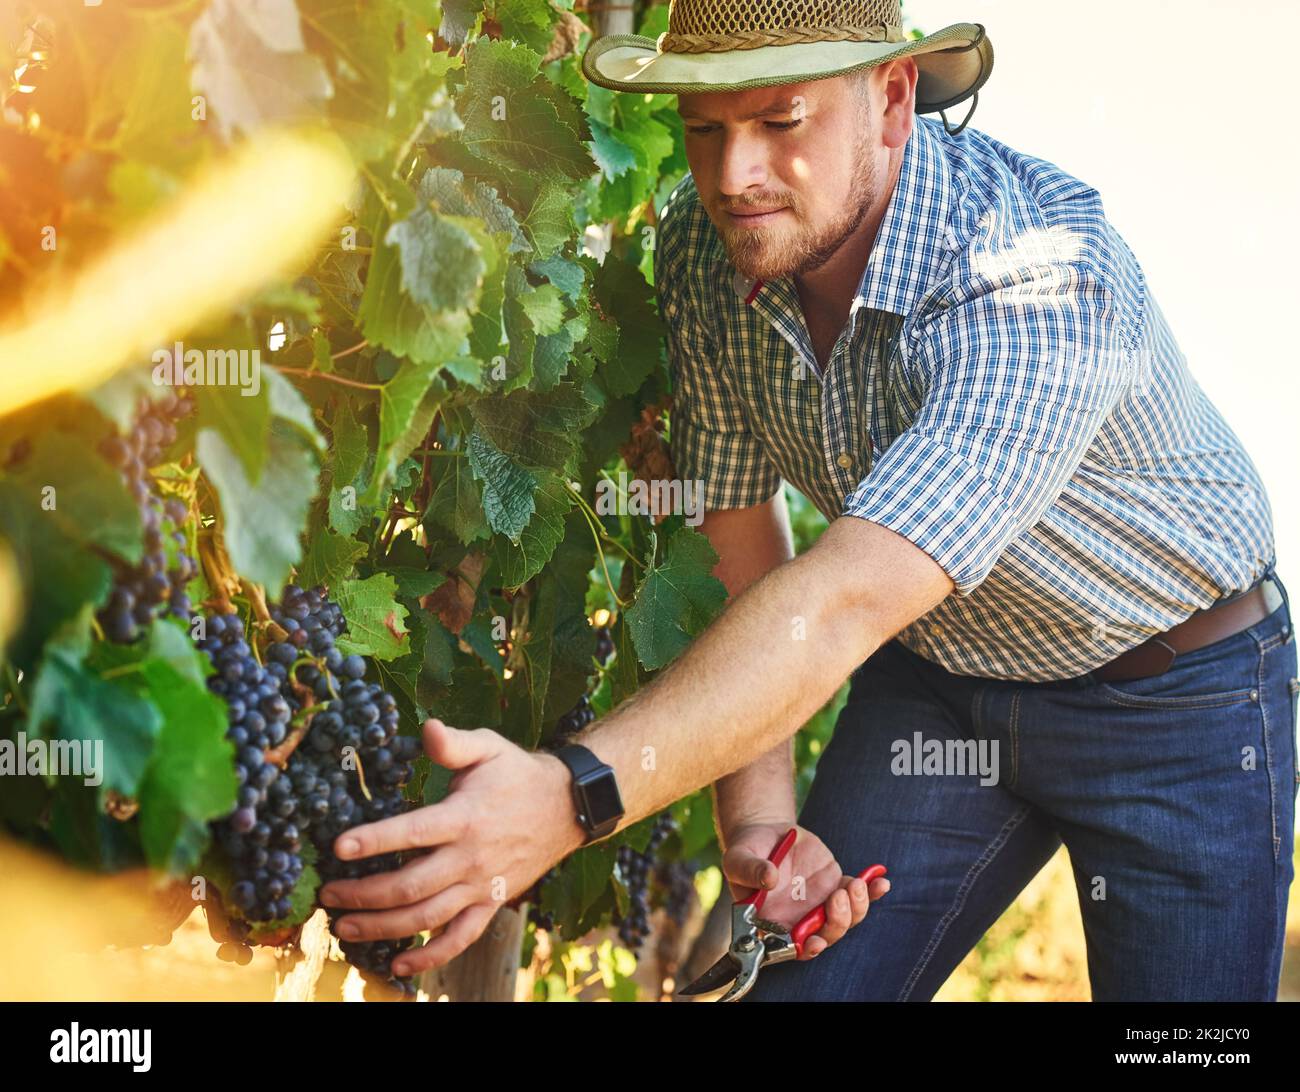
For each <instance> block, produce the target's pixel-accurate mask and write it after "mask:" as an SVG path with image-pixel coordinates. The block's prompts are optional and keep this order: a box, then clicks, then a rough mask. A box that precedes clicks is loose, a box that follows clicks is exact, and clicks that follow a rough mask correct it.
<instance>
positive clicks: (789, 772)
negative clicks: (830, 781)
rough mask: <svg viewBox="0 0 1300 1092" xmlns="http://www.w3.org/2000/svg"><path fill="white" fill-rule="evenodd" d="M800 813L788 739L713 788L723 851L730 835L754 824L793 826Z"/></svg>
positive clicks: (791, 752) (716, 822)
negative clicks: (729, 832) (738, 829)
mask: <svg viewBox="0 0 1300 1092" xmlns="http://www.w3.org/2000/svg"><path fill="white" fill-rule="evenodd" d="M797 810H798V809H797V807H796V803H795V795H794V754H793V749H792V747H791V741H790V740H789V739H785V740H782V741H781V742H780V743H778V744H777V745H776V746H775V747H773V748H772V749H771V750H770V751H768V752H767V753H766V754H763V755H759V757H758V758H756V759H754V761H753V762H751V763H749V764H748V765H747V766H742V767H741V768H740V769H739V770H737V771H736V772H735V773H733V774H728V775H727V776H726V777H721V778H719V779H718V780H717V781H715V782H714V784H713V817H714V822H715V824H716V826H717V829H718V840H719V842H720V843H721V844H722V846H723V848H726V834H727V831H730V830H735V829H736V828H737V827H739V826H742V825H744V824H745V823H752V822H789V823H791V824H793V823H794V821H795V818H796V815H797Z"/></svg>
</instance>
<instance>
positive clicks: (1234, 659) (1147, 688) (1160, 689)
mask: <svg viewBox="0 0 1300 1092" xmlns="http://www.w3.org/2000/svg"><path fill="white" fill-rule="evenodd" d="M1259 662H1260V650H1259V645H1258V644H1257V643H1256V642H1255V639H1254V638H1253V637H1252V636H1251V635H1250V634H1249V633H1246V632H1244V631H1243V632H1240V633H1234V634H1231V635H1230V636H1228V637H1224V638H1223V639H1221V640H1218V641H1215V642H1213V643H1212V644H1208V645H1204V646H1203V647H1201V648H1197V649H1193V650H1192V651H1191V652H1185V653H1182V654H1181V655H1179V656H1177V657H1176V658H1175V659H1174V663H1173V666H1172V667H1170V669H1169V670H1168V671H1165V672H1164V673H1162V674H1160V675H1150V676H1148V677H1146V678H1144V679H1125V680H1123V681H1121V682H1098V683H1097V684H1096V686H1097V691H1098V693H1100V694H1101V695H1102V696H1103V697H1105V698H1106V699H1107V700H1108V701H1110V702H1112V703H1113V704H1115V705H1121V706H1125V707H1126V708H1130V709H1170V710H1180V709H1181V710H1186V709H1216V708H1220V707H1222V706H1226V705H1238V704H1241V703H1242V702H1251V701H1258V700H1259V689H1258V679H1259ZM1234 684H1236V685H1234Z"/></svg>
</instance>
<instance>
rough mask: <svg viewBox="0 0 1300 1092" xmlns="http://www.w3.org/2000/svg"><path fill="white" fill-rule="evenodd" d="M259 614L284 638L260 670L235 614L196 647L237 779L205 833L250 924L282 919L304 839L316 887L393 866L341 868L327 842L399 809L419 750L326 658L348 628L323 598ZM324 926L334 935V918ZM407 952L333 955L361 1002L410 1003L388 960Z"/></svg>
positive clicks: (341, 662)
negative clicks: (221, 709)
mask: <svg viewBox="0 0 1300 1092" xmlns="http://www.w3.org/2000/svg"><path fill="white" fill-rule="evenodd" d="M269 613H270V616H271V620H272V621H273V622H274V623H275V624H276V625H278V626H279V627H280V629H281V630H282V631H283V633H284V639H283V640H277V641H273V642H271V643H270V644H269V645H267V646H266V649H265V663H264V664H263V663H259V662H258V661H257V659H256V657H255V656H254V655H253V650H252V649H251V648H250V646H249V644H248V642H247V641H246V640H245V636H244V627H243V624H242V623H241V622H240V620H239V618H238V617H237V616H236V615H215V616H213V617H212V618H210V619H208V621H207V633H206V636H205V637H204V639H203V640H202V641H201V642H200V647H201V648H202V649H203V650H204V651H205V652H206V653H207V654H208V656H209V657H210V658H211V660H212V663H213V666H214V667H215V668H216V674H215V675H213V676H212V677H211V678H210V679H209V681H208V685H209V687H210V688H211V689H212V690H213V691H214V692H215V693H217V694H220V695H221V697H223V698H224V699H225V700H226V703H227V709H228V719H229V727H228V728H227V731H226V736H227V738H228V739H230V740H231V742H232V743H234V744H235V761H236V776H237V777H238V779H239V798H238V801H237V806H236V808H235V810H234V811H232V812H231V814H230V815H228V816H226V817H225V818H224V819H222V820H221V821H219V822H218V823H217V824H215V833H216V837H217V840H218V842H219V844H220V845H221V847H222V848H223V849H224V850H225V851H226V854H227V856H228V857H229V858H230V862H231V867H232V871H233V873H234V883H233V884H232V886H231V890H230V898H231V901H232V902H233V904H234V905H235V906H236V907H237V908H238V909H239V911H240V913H241V914H242V915H243V917H244V918H245V919H246V920H247V921H250V922H255V923H270V922H275V921H280V920H282V919H284V918H287V917H289V915H290V914H291V913H292V910H293V904H292V901H291V893H292V892H293V890H294V887H295V886H296V884H297V883H298V880H299V878H300V876H301V875H302V871H303V862H302V857H301V848H302V840H303V839H304V838H310V839H311V842H312V844H313V846H314V847H315V849H316V851H317V862H316V868H317V871H318V873H319V875H320V878H321V880H322V881H323V882H326V883H327V882H329V881H330V880H336V879H359V878H361V877H364V876H369V875H373V874H375V873H377V872H386V871H391V870H393V869H395V868H397V867H398V865H399V863H400V862H399V860H398V858H397V855H396V854H387V855H384V856H380V857H372V858H366V859H364V860H361V861H340V860H339V859H338V858H337V857H335V856H334V841H335V839H336V838H337V837H338V836H339V835H340V834H342V833H343V832H344V831H346V830H350V829H351V828H352V827H354V826H357V825H359V824H361V823H371V822H375V821H377V820H379V819H387V818H389V817H391V816H394V815H398V814H400V813H401V812H402V811H404V810H405V809H406V807H407V802H406V799H405V797H404V795H403V788H404V787H405V785H406V782H407V781H408V780H409V778H410V776H411V772H412V763H413V762H414V760H415V758H416V757H418V755H419V754H420V750H421V748H420V744H419V741H417V740H415V739H413V738H410V737H407V736H401V735H398V712H397V702H396V701H395V699H394V698H393V696H392V695H391V694H389V693H386V692H385V691H384V690H383V688H382V687H381V686H379V684H378V683H374V682H367V681H366V680H365V674H366V661H365V659H364V658H363V657H361V656H358V655H355V654H353V655H350V656H345V655H344V654H343V653H342V651H341V650H340V649H338V648H337V647H336V645H335V640H336V639H337V638H338V637H340V636H342V635H343V634H344V632H345V631H346V628H347V624H346V622H345V620H344V617H343V612H342V610H341V609H340V608H339V606H338V604H337V603H334V602H331V601H330V600H329V598H328V596H327V593H326V592H325V590H324V589H323V588H314V589H310V590H307V589H303V588H300V587H297V586H296V585H292V584H291V585H289V586H288V587H286V588H285V589H284V592H283V593H282V595H281V597H280V600H279V602H278V603H276V604H273V605H271V606H270V607H269ZM295 717H297V718H300V719H301V718H305V717H310V718H311V720H310V727H309V728H308V729H307V731H306V733H305V735H304V736H303V738H302V739H301V740H300V741H299V743H298V745H297V747H296V748H294V750H293V752H292V754H291V755H290V756H289V759H288V761H287V763H286V764H285V766H284V769H280V768H279V767H278V766H276V765H275V764H274V763H272V762H270V761H269V760H268V759H267V755H266V752H267V751H268V750H269V749H271V748H274V747H277V746H279V745H280V744H281V743H283V742H284V740H285V739H286V738H287V736H288V734H289V732H290V730H291V728H292V724H293V721H294V719H295ZM330 916H331V924H332V923H333V921H334V919H335V918H336V917H337V912H336V911H330ZM414 943H415V938H414V937H406V938H403V939H401V940H396V941H365V942H352V941H342V942H341V945H340V946H341V948H342V950H343V954H344V955H345V956H346V957H347V959H348V961H349V962H350V963H352V964H353V965H354V966H355V967H357V968H358V970H360V971H362V973H363V974H364V975H365V976H366V978H367V990H368V991H370V990H371V988H372V987H374V988H376V989H378V990H381V991H382V990H385V989H387V990H396V991H400V993H401V994H402V995H403V996H412V995H414V993H415V984H414V981H413V980H412V979H410V978H396V977H395V976H394V975H393V974H392V961H393V959H394V957H395V956H397V955H398V954H399V953H400V952H402V951H406V950H407V949H409V948H410V947H411V946H412V945H413V944H414Z"/></svg>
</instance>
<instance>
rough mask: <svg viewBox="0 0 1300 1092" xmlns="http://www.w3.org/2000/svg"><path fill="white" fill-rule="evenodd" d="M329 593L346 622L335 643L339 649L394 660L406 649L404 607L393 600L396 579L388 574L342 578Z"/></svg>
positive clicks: (395, 591)
mask: <svg viewBox="0 0 1300 1092" xmlns="http://www.w3.org/2000/svg"><path fill="white" fill-rule="evenodd" d="M331 594H332V597H333V599H334V601H335V602H336V603H338V605H339V607H340V608H341V609H342V611H343V617H344V618H346V619H347V621H348V632H347V634H346V635H345V636H343V637H340V638H339V639H338V641H337V642H335V643H336V644H337V645H338V647H339V650H340V651H342V652H344V653H346V654H349V655H350V654H352V653H358V654H360V655H362V656H371V657H373V658H374V659H376V660H395V659H397V657H399V656H404V655H405V654H406V653H407V652H409V651H410V647H409V642H408V641H407V639H406V636H407V633H406V626H405V624H404V623H405V620H406V616H407V610H406V608H405V607H404V606H402V604H401V603H399V602H397V581H395V580H394V579H393V578H392V577H391V576H390V575H388V574H387V573H375V575H374V576H371V577H368V578H367V579H365V580H343V581H340V582H339V584H338V586H337V587H335V588H333V589H332V591H331Z"/></svg>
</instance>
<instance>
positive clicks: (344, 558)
mask: <svg viewBox="0 0 1300 1092" xmlns="http://www.w3.org/2000/svg"><path fill="white" fill-rule="evenodd" d="M365 553H366V546H365V543H364V542H358V541H357V540H356V539H354V538H347V537H346V536H344V535H340V534H335V533H334V532H333V531H331V530H330V529H329V528H327V527H322V528H320V529H319V530H317V531H316V532H315V533H314V534H312V535H310V536H309V537H308V540H307V553H306V556H305V557H304V558H303V559H302V564H301V565H299V566H298V580H299V582H300V583H301V585H302V586H303V587H304V588H314V587H316V586H317V585H318V584H323V585H325V587H327V588H332V587H334V585H335V584H337V583H338V582H339V581H340V580H342V579H343V578H344V577H346V576H348V575H350V574H351V572H352V568H353V565H354V564H355V563H356V561H357V559H358V558H361V557H364V556H365Z"/></svg>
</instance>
